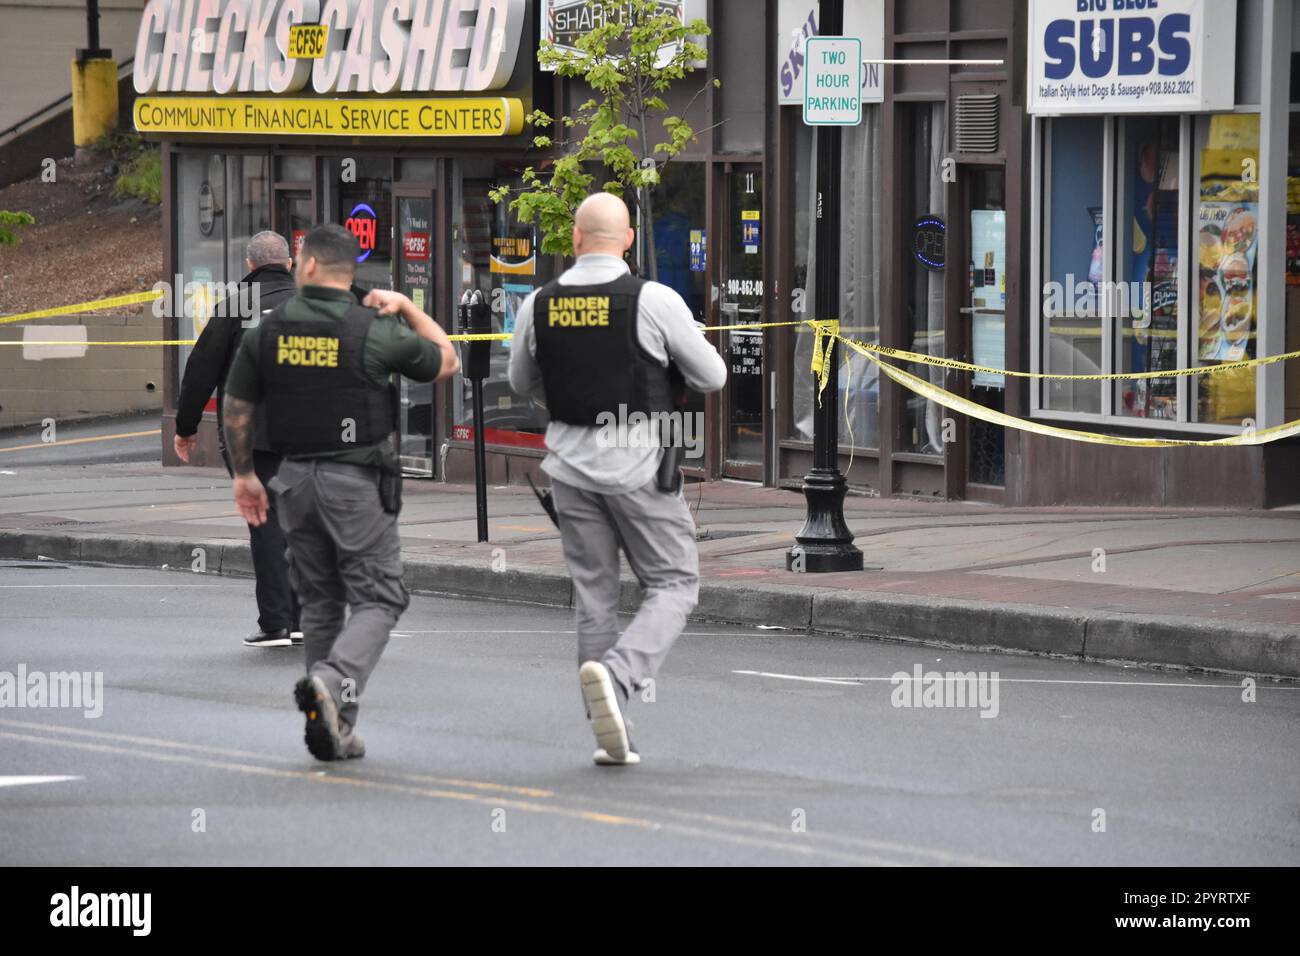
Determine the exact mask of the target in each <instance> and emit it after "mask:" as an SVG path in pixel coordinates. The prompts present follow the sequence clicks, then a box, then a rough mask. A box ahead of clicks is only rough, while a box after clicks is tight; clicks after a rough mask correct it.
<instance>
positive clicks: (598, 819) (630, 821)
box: [0, 720, 939, 866]
mask: <svg viewBox="0 0 1300 956" xmlns="http://www.w3.org/2000/svg"><path fill="white" fill-rule="evenodd" d="M0 724H5V725H17V726H26V727H33V728H40V729H41V730H43V731H45V732H47V733H54V732H58V731H64V732H68V733H72V734H80V735H83V736H103V737H110V738H114V737H126V736H127V735H116V734H110V733H107V732H103V731H87V730H82V729H79V728H73V727H67V726H64V725H53V726H47V725H42V724H32V723H22V722H18V721H9V720H0ZM0 738H8V739H11V740H19V741H24V742H27V743H36V744H41V743H44V744H52V745H54V746H56V747H67V748H72V749H79V750H88V751H93V752H98V753H110V754H122V755H126V756H131V757H140V758H143V759H146V760H156V761H160V762H163V763H175V764H186V765H190V766H199V767H206V768H210V769H214V770H229V771H234V772H236V773H245V774H252V775H256V776H263V777H275V778H279V779H294V780H306V781H311V782H313V783H328V784H342V785H346V786H353V787H361V788H364V789H370V790H380V791H386V792H390V793H401V794H409V795H413V796H422V797H428V798H430V799H437V800H456V801H460V802H462V803H478V804H483V805H486V806H491V807H493V808H497V807H504V808H510V809H515V810H519V811H521V812H525V813H541V814H551V815H553V816H559V817H564V818H567V819H573V820H581V821H584V822H588V823H599V824H603V825H607V826H622V827H632V828H634V829H640V830H651V831H656V832H667V833H672V834H675V835H678V836H686V837H697V838H702V839H708V840H712V841H715V842H723V843H733V844H738V845H744V846H753V847H763V848H767V849H776V850H782V851H785V852H788V853H796V854H799V855H801V856H809V857H817V856H820V857H826V858H829V859H834V860H839V861H842V862H845V863H850V864H853V865H857V866H864V865H865V866H901V865H904V864H903V863H900V862H899V861H898V860H894V859H885V858H882V857H876V856H869V855H865V854H862V853H853V852H841V851H837V850H832V849H829V848H827V847H821V846H815V845H810V843H809V842H806V841H801V840H795V841H792V840H790V839H788V838H786V839H772V838H766V837H763V836H751V835H748V834H741V833H733V832H726V831H724V830H720V829H714V828H709V827H699V826H688V825H685V824H683V823H675V822H671V821H657V820H652V819H648V818H644V817H632V816H625V815H621V814H614V813H605V812H601V811H596V810H583V809H579V808H575V807H565V806H559V805H556V804H545V803H537V802H533V801H530V800H518V799H501V798H499V797H495V796H487V795H480V794H477V793H466V792H464V791H461V790H445V789H435V788H429V787H419V786H411V785H407V784H400V783H393V782H390V781H387V780H376V779H367V778H363V777H354V776H351V775H348V774H343V773H337V772H336V773H324V772H321V771H306V770H290V769H287V768H279V767H266V766H259V765H257V764H251V763H242V762H227V761H222V760H216V759H209V758H204V757H197V756H191V755H188V754H175V753H172V754H168V753H158V752H156V751H152V750H141V749H135V748H130V747H125V746H114V745H112V744H106V743H92V742H90V741H86V740H64V739H60V738H58V737H53V736H37V735H33V734H19V733H12V732H8V731H0ZM128 739H134V740H140V741H143V742H150V741H156V745H157V746H159V747H172V748H193V749H196V750H207V751H220V750H221V748H212V747H205V746H203V745H199V744H187V743H183V742H180V741H166V740H159V739H157V738H147V737H146V738H128ZM229 753H234V754H239V753H242V752H240V751H229ZM248 756H251V757H258V758H265V759H270V760H275V761H284V760H285V758H282V757H279V756H277V755H271V754H248ZM660 809H662V808H660ZM670 812H671V814H672V815H674V816H678V817H685V818H691V817H692V816H698V817H699V818H700V819H701V820H702V821H708V822H715V821H716V822H717V823H720V824H723V825H725V826H728V827H732V828H745V827H748V828H752V829H755V830H758V831H760V832H763V831H766V832H772V831H776V832H780V833H782V834H784V829H782V828H775V827H772V828H770V829H769V827H768V826H767V825H764V824H750V823H749V821H744V820H729V819H726V818H721V817H710V816H708V815H705V814H698V815H697V814H692V813H691V812H690V811H670ZM855 842H856V841H855ZM862 842H866V843H878V842H879V841H862ZM886 845H888V844H886ZM891 848H892V849H895V850H897V851H898V852H902V853H905V854H907V853H911V854H918V853H919V854H921V855H927V854H930V853H936V852H939V851H926V850H925V849H924V848H921V847H907V846H902V845H892V846H891Z"/></svg>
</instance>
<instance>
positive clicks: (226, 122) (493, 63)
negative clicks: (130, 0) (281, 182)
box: [134, 0, 528, 137]
mask: <svg viewBox="0 0 1300 956" xmlns="http://www.w3.org/2000/svg"><path fill="white" fill-rule="evenodd" d="M526 2H527V0H149V3H148V5H147V6H146V7H145V10H144V15H143V17H142V19H141V23H140V34H139V37H138V39H137V41H136V51H135V89H136V92H137V93H138V94H140V95H139V96H138V97H137V99H136V101H135V109H134V114H135V127H136V129H137V130H139V131H140V132H141V133H168V134H175V133H218V134H239V135H256V134H266V135H276V136H286V135H290V136H292V135H306V136H349V137H356V136H421V137H427V136H513V135H516V134H518V133H519V132H521V131H522V129H523V117H524V106H523V102H522V101H521V100H519V99H517V98H514V97H508V96H484V95H478V96H465V95H463V94H465V93H477V94H483V93H485V92H487V91H491V90H499V89H502V88H503V87H505V86H506V85H507V84H509V82H510V79H511V76H512V75H513V74H514V71H515V61H516V59H517V58H518V55H519V48H520V42H521V40H522V37H523V29H524V23H525V20H526V17H527V12H528V11H527V8H526ZM155 93H164V94H169V95H165V96H155V95H153V94H155ZM350 93H356V94H365V95H360V96H352V97H348V96H346V95H343V94H350ZM429 93H456V94H462V95H458V96H432V97H430V96H421V95H419V94H429ZM173 94H175V95H173ZM191 94H193V95H191ZM243 94H254V95H251V96H246V95H243ZM295 94H299V95H295ZM302 94H306V95H302ZM331 94H334V95H331ZM393 94H402V95H401V96H395V95H393Z"/></svg>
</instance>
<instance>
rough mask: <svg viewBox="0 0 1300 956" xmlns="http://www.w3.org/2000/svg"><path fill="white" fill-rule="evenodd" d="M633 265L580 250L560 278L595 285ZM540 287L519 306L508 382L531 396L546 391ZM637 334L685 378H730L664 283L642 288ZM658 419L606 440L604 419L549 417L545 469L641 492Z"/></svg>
mask: <svg viewBox="0 0 1300 956" xmlns="http://www.w3.org/2000/svg"><path fill="white" fill-rule="evenodd" d="M627 271H628V268H627V263H625V262H624V261H623V260H622V259H620V258H618V257H617V256H606V255H586V256H580V257H579V258H578V261H577V262H576V263H574V265H573V268H571V269H569V270H568V271H566V272H565V273H564V274H563V275H561V276H560V280H559V281H560V284H561V285H596V284H599V283H602V282H612V281H614V280H615V279H617V278H618V277H619V276H621V275H625V274H626V273H627ZM536 298H537V293H536V292H534V293H533V294H532V295H530V296H529V297H528V298H527V299H525V300H524V303H523V305H521V306H520V307H519V313H518V315H517V316H516V321H515V337H514V343H513V345H512V347H511V349H510V387H511V388H512V389H514V391H515V392H516V393H518V394H519V395H523V396H526V397H529V398H534V397H538V398H540V397H544V392H543V389H542V370H541V368H540V367H539V366H538V364H537V337H536V335H535V334H534V333H533V302H534V300H535V299H536ZM637 338H638V340H639V341H640V343H641V347H642V348H644V349H645V351H646V352H647V353H648V354H649V355H651V356H653V357H654V358H655V359H657V360H658V361H659V362H661V363H662V364H663V365H665V366H667V365H668V361H669V359H670V358H671V360H672V361H673V362H674V363H675V364H676V366H677V368H678V370H679V371H680V372H681V373H682V377H683V378H685V379H686V384H687V385H689V386H690V387H691V388H693V389H695V390H696V391H698V392H716V391H718V390H719V389H720V388H722V386H723V385H724V384H726V381H727V364H726V363H725V362H724V361H723V360H722V356H721V355H719V354H718V352H717V350H716V349H715V348H714V347H713V346H712V345H711V344H709V341H708V339H706V338H705V337H704V335H703V334H702V333H701V332H700V330H699V327H698V326H697V325H696V324H695V319H694V316H692V315H691V310H690V309H689V308H688V307H687V305H686V303H685V302H684V301H682V297H681V296H680V295H678V294H677V293H676V292H675V291H674V290H673V289H671V288H669V287H668V286H666V285H661V284H660V283H658V282H647V283H646V284H645V286H644V288H642V290H641V299H640V303H639V308H638V312H637ZM652 428H653V426H652V423H646V424H645V425H644V427H641V426H634V427H633V428H632V429H629V432H628V435H627V439H628V440H627V441H626V442H622V441H620V442H619V443H618V444H617V445H614V446H611V443H610V442H609V441H608V437H607V436H608V432H606V433H605V434H606V437H605V438H604V439H603V440H602V429H601V428H600V427H598V426H595V425H592V426H585V425H570V424H567V423H565V422H554V421H553V422H551V423H550V425H548V426H547V428H546V449H547V452H548V454H547V456H546V460H545V461H543V462H542V469H543V470H544V471H545V472H546V473H547V474H548V475H550V476H551V477H552V478H555V479H557V480H559V481H562V482H564V483H565V484H568V485H573V486H575V487H577V488H582V489H583V490H585V491H594V492H600V493H603V494H611V495H619V494H626V493H627V492H629V491H635V490H636V489H637V488H640V487H642V486H643V485H645V484H646V483H647V482H649V481H650V480H651V479H652V478H654V474H655V470H656V469H657V468H658V467H659V459H660V456H661V455H662V454H663V449H662V448H661V447H660V445H659V441H658V438H657V434H654V433H652Z"/></svg>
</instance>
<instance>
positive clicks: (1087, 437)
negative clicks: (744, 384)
mask: <svg viewBox="0 0 1300 956" xmlns="http://www.w3.org/2000/svg"><path fill="white" fill-rule="evenodd" d="M863 354H866V355H867V358H869V359H870V360H871V361H873V362H875V363H876V365H877V366H878V367H879V368H880V370H881V371H882V372H884V373H885V374H886V375H888V376H889V377H890V378H891V379H893V380H894V381H895V382H897V383H898V384H899V385H902V386H903V387H904V388H906V389H908V390H910V391H912V392H915V393H916V394H917V395H920V396H921V397H922V398H926V399H929V400H930V401H932V402H934V403H936V404H938V405H942V406H943V407H944V408H947V409H949V410H950V411H954V412H960V413H961V414H963V415H966V416H968V417H970V418H977V419H979V420H980V421H983V422H988V423H989V424H990V425H1001V426H1002V427H1004V428H1015V429H1018V430H1020V431H1024V432H1031V433H1033V434H1035V435H1047V436H1049V437H1051V438H1064V439H1066V440H1067V441H1080V442H1089V443H1091V444H1094V445H1122V446H1125V447H1129V448H1187V447H1206V448H1208V447H1215V446H1217V447H1220V448H1223V447H1231V446H1235V445H1265V444H1268V443H1269V442H1274V441H1278V440H1279V439H1282V438H1290V437H1291V436H1293V435H1300V421H1294V422H1286V423H1285V424H1282V425H1275V426H1273V427H1272V428H1263V429H1260V430H1258V431H1256V430H1254V429H1249V430H1247V431H1245V432H1243V433H1242V434H1240V435H1229V436H1228V437H1226V438H1216V439H1213V440H1212V441H1196V440H1192V439H1185V438H1124V437H1120V436H1117V435H1102V434H1099V433H1097V432H1085V431H1078V430H1076V429H1073V428H1061V427H1059V426H1056V425H1046V424H1043V423H1042V422H1034V421H1029V420H1028V419H1025V418H1017V417H1016V416H1015V415H1008V414H1006V413H1005V412H999V411H995V410H993V409H991V408H985V407H984V406H983V405H980V404H978V403H976V402H973V401H971V400H970V399H968V398H962V397H961V396H960V395H954V394H953V393H952V392H949V391H947V390H946V389H942V388H939V387H938V386H936V385H932V384H930V383H929V382H927V381H925V380H924V379H921V378H917V377H916V376H915V375H912V374H911V373H910V372H905V371H903V370H902V369H901V368H897V367H895V366H893V365H890V364H889V363H888V362H883V361H881V360H880V359H878V358H876V357H875V356H874V355H870V354H867V353H863Z"/></svg>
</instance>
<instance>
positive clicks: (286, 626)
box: [174, 232, 302, 647]
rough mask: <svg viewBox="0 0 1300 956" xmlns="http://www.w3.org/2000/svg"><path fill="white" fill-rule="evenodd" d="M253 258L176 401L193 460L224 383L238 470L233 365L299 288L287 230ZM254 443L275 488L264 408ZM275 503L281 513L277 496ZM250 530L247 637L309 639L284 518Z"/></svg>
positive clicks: (185, 457) (252, 244) (184, 455)
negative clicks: (253, 582) (244, 343)
mask: <svg viewBox="0 0 1300 956" xmlns="http://www.w3.org/2000/svg"><path fill="white" fill-rule="evenodd" d="M246 262H247V265H248V275H246V276H244V278H243V279H242V280H240V288H239V301H238V302H231V301H230V300H226V301H224V302H222V303H220V304H219V305H218V306H217V308H216V309H215V314H214V315H213V317H212V319H211V320H210V321H209V322H208V324H207V326H206V327H205V328H204V329H203V333H202V334H201V335H200V336H199V339H198V341H197V342H196V343H195V345H194V351H193V352H191V353H190V357H189V361H188V362H187V363H186V365H185V375H184V378H183V379H182V381H181V392H180V400H179V401H178V402H177V403H176V439H175V442H174V447H175V449H176V455H177V456H178V457H179V458H180V459H181V461H184V462H188V461H189V460H190V454H191V453H192V452H193V451H194V448H195V446H196V445H197V444H198V439H197V438H196V437H195V433H196V432H197V431H198V428H199V421H200V419H202V417H203V409H204V408H205V407H206V406H207V404H208V399H209V398H211V397H212V392H213V390H214V389H215V390H216V392H217V422H218V426H217V429H218V430H217V434H218V436H220V437H219V439H218V441H219V444H220V448H221V457H222V458H223V459H224V460H225V462H226V470H227V471H230V456H229V454H228V453H227V451H226V443H225V429H224V428H223V427H222V422H221V417H222V415H221V410H222V406H223V404H224V402H223V399H224V397H225V396H224V392H225V384H226V375H227V374H228V373H229V371H230V364H231V362H233V361H234V358H235V353H236V352H237V351H238V349H239V343H240V340H241V339H242V338H243V335H244V329H245V328H246V327H252V326H254V325H256V324H257V323H258V322H259V321H260V320H261V318H262V316H264V315H266V314H267V313H268V312H270V311H271V310H272V309H274V308H275V307H276V306H278V305H279V304H280V303H281V302H284V301H285V300H287V299H290V298H292V297H293V296H294V294H295V293H296V292H297V286H296V285H295V284H294V280H293V276H292V275H291V274H290V272H289V270H290V268H291V267H292V265H293V262H292V260H291V258H290V256H289V244H288V243H287V242H285V241H284V237H283V236H281V235H280V234H279V233H275V232H259V233H258V234H257V235H255V236H253V238H252V239H250V240H249V242H248V249H247V259H246ZM259 411H260V410H259ZM253 448H254V452H253V455H254V468H255V470H256V471H257V476H258V478H260V479H261V481H262V484H263V485H265V486H268V487H269V486H270V482H271V479H272V478H273V477H275V474H276V472H277V471H278V470H279V468H280V456H279V455H276V454H275V453H274V452H273V451H271V446H270V445H269V444H268V443H267V438H266V428H265V421H264V416H261V415H259V416H258V418H257V420H256V421H255V423H254V441H253ZM232 474H233V472H232ZM270 502H271V509H272V513H273V515H274V509H275V497H274V495H272V496H271V499H270ZM248 534H249V541H250V543H251V545H252V551H253V572H254V574H255V576H256V578H257V586H256V590H257V611H258V621H257V624H258V630H257V632H255V633H253V634H250V635H249V636H248V637H246V638H245V639H244V644H245V645H247V646H248V647H289V646H291V645H293V644H301V643H302V633H301V632H300V631H299V629H298V619H299V614H300V611H301V607H300V605H299V603H298V599H297V597H296V596H295V595H294V593H293V588H292V586H291V585H290V584H289V567H288V563H287V561H286V560H285V547H286V545H285V539H284V532H283V531H282V530H281V529H280V523H279V521H277V520H275V519H274V517H272V520H270V521H267V522H266V523H265V524H263V525H260V526H258V527H253V526H252V525H249V527H248Z"/></svg>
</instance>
